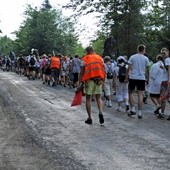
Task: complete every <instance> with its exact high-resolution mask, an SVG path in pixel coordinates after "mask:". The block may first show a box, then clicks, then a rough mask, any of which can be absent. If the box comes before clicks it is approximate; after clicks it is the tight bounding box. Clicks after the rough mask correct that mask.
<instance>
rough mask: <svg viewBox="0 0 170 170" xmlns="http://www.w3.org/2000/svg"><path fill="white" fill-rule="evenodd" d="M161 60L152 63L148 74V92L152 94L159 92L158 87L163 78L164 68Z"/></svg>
mask: <svg viewBox="0 0 170 170" xmlns="http://www.w3.org/2000/svg"><path fill="white" fill-rule="evenodd" d="M161 66H163V63H162V61H158V62H157V63H155V64H153V65H152V66H151V69H150V75H149V92H150V93H153V94H160V87H161V82H162V78H163V72H164V69H163V68H162V67H161Z"/></svg>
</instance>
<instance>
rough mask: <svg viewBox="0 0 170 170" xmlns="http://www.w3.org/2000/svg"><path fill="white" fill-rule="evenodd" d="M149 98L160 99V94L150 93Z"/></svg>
mask: <svg viewBox="0 0 170 170" xmlns="http://www.w3.org/2000/svg"><path fill="white" fill-rule="evenodd" d="M150 97H156V98H160V94H154V93H150Z"/></svg>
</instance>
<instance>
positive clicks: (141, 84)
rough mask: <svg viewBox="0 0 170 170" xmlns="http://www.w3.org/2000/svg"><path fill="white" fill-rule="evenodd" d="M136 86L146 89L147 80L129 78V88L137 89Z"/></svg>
mask: <svg viewBox="0 0 170 170" xmlns="http://www.w3.org/2000/svg"><path fill="white" fill-rule="evenodd" d="M135 88H136V89H137V90H139V91H145V80H135V79H129V85H128V89H129V90H132V91H133V90H135Z"/></svg>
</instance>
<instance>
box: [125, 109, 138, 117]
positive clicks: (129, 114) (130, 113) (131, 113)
mask: <svg viewBox="0 0 170 170" xmlns="http://www.w3.org/2000/svg"><path fill="white" fill-rule="evenodd" d="M127 115H128V116H133V115H136V112H134V111H132V110H131V111H130V112H129V113H128V114H127Z"/></svg>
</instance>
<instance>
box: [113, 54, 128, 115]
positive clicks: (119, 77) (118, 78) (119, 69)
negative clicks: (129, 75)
mask: <svg viewBox="0 0 170 170" xmlns="http://www.w3.org/2000/svg"><path fill="white" fill-rule="evenodd" d="M117 63H118V64H117V66H115V69H114V82H115V84H116V100H117V103H118V108H117V111H119V112H121V111H122V103H123V102H125V105H126V109H125V110H126V111H129V95H128V83H127V82H126V83H125V76H126V70H127V67H128V65H127V64H126V59H125V58H124V56H119V57H118V58H117Z"/></svg>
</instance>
